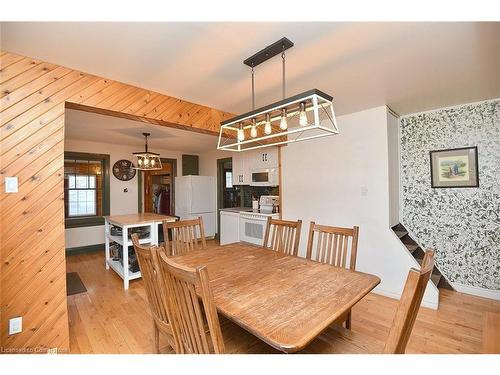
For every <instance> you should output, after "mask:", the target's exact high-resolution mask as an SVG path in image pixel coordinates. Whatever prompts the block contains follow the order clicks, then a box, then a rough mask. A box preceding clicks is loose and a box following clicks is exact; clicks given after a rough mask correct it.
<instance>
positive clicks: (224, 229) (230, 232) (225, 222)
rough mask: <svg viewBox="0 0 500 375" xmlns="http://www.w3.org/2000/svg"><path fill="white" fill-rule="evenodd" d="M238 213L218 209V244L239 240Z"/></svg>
mask: <svg viewBox="0 0 500 375" xmlns="http://www.w3.org/2000/svg"><path fill="white" fill-rule="evenodd" d="M239 223H240V213H239V212H228V211H220V244H221V245H227V244H230V243H235V242H239V241H240V233H239V228H240V224H239Z"/></svg>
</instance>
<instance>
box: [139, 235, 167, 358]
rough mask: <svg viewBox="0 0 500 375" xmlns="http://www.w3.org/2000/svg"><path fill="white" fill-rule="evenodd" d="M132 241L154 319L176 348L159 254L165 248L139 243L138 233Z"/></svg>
mask: <svg viewBox="0 0 500 375" xmlns="http://www.w3.org/2000/svg"><path fill="white" fill-rule="evenodd" d="M132 243H133V244H134V250H135V254H136V256H137V260H138V261H139V268H140V270H141V276H142V279H143V281H144V287H145V289H146V295H147V297H148V301H149V306H150V308H151V313H152V315H153V319H154V321H155V323H156V324H157V326H159V328H160V329H161V330H162V332H163V333H165V334H167V339H168V341H169V344H170V346H172V348H174V349H175V346H174V345H175V338H174V333H173V330H172V326H171V319H170V311H171V309H170V308H168V303H169V302H168V301H167V299H166V288H165V285H164V280H163V277H162V275H161V272H162V271H161V267H160V261H159V254H162V253H164V252H165V250H164V249H163V248H161V247H156V246H143V245H141V244H139V236H138V235H137V233H134V234H132Z"/></svg>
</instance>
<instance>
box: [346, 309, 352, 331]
mask: <svg viewBox="0 0 500 375" xmlns="http://www.w3.org/2000/svg"><path fill="white" fill-rule="evenodd" d="M345 327H346V328H347V329H351V310H349V312H348V313H347V319H346V321H345Z"/></svg>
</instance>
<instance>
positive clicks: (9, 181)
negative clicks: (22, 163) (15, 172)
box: [5, 177, 18, 193]
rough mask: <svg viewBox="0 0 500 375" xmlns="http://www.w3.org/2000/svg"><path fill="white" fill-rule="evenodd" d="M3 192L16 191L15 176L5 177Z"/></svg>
mask: <svg viewBox="0 0 500 375" xmlns="http://www.w3.org/2000/svg"><path fill="white" fill-rule="evenodd" d="M5 192H6V193H17V192H18V189H17V177H5Z"/></svg>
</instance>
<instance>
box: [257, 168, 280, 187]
mask: <svg viewBox="0 0 500 375" xmlns="http://www.w3.org/2000/svg"><path fill="white" fill-rule="evenodd" d="M278 184H279V182H278V169H277V168H268V169H254V170H253V171H252V173H251V175H250V186H277V185H278Z"/></svg>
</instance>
